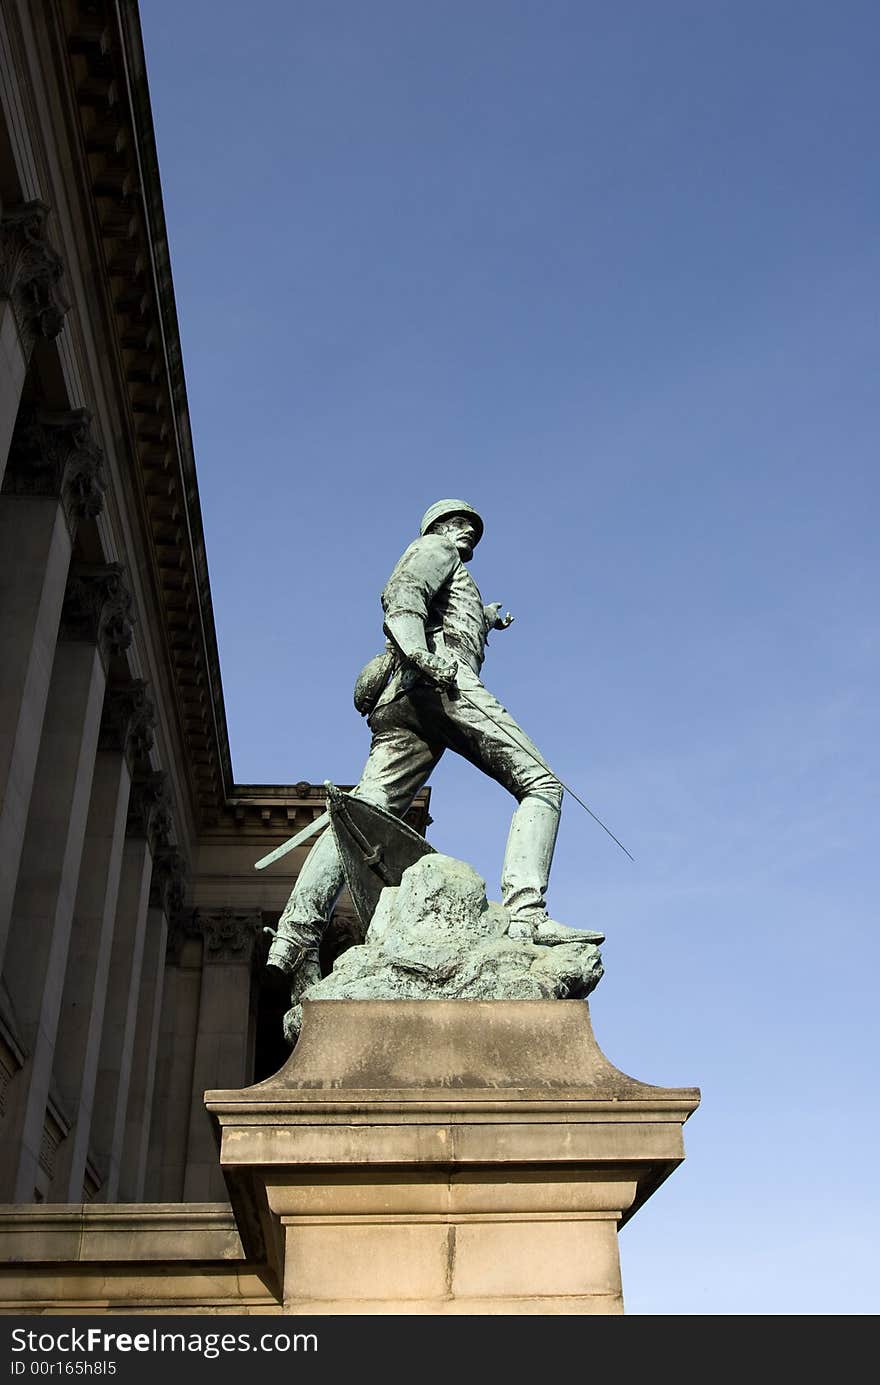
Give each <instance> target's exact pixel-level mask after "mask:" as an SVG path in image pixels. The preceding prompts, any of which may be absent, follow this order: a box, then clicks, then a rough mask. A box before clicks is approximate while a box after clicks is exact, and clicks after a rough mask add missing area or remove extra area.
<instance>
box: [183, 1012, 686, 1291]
mask: <svg viewBox="0 0 880 1385" xmlns="http://www.w3.org/2000/svg"><path fill="white" fill-rule="evenodd" d="M205 1100H206V1104H207V1107H208V1110H209V1111H210V1112H211V1113H212V1115H213V1116H214V1118H215V1119H216V1121H217V1124H218V1126H219V1129H220V1132H221V1155H220V1159H221V1165H222V1168H223V1172H224V1175H225V1177H226V1181H227V1185H228V1187H229V1191H230V1196H231V1200H232V1205H233V1209H234V1212H235V1216H236V1220H237V1223H238V1227H239V1231H240V1233H241V1236H242V1242H243V1245H244V1249H245V1252H246V1254H247V1256H248V1259H249V1260H251V1261H256V1262H260V1263H264V1264H268V1265H269V1266H270V1270H271V1272H272V1273H273V1274H274V1275H275V1276H276V1277H277V1286H276V1287H277V1290H278V1293H279V1297H280V1298H281V1301H282V1303H283V1311H285V1312H287V1313H303V1314H316V1313H329V1314H481V1315H485V1314H530V1313H535V1314H568V1313H574V1314H615V1313H622V1312H623V1295H622V1289H621V1281H620V1261H619V1255H618V1247H617V1229H618V1226H619V1225H620V1224H621V1223H622V1222H623V1221H625V1220H626V1219H627V1218H628V1217H630V1216H632V1214H633V1212H634V1211H635V1210H636V1209H637V1208H638V1207H639V1206H640V1205H641V1203H642V1202H644V1201H645V1199H646V1198H647V1197H649V1196H650V1195H651V1193H652V1192H653V1191H654V1190H655V1189H656V1188H657V1186H658V1185H659V1184H660V1183H661V1182H662V1181H663V1179H665V1178H666V1177H667V1176H668V1175H669V1174H670V1173H671V1172H672V1170H673V1169H674V1168H675V1167H676V1166H677V1165H678V1164H679V1163H680V1162H681V1160H682V1159H683V1158H684V1146H683V1140H682V1126H683V1124H684V1122H685V1121H686V1120H687V1118H688V1116H689V1115H690V1114H691V1113H692V1112H693V1111H694V1110H695V1108H696V1106H697V1104H698V1102H699V1092H698V1091H697V1090H696V1089H694V1088H681V1089H669V1088H662V1087H651V1086H646V1085H645V1084H644V1083H641V1082H636V1081H634V1080H633V1079H632V1078H630V1077H627V1076H626V1075H625V1074H624V1073H621V1072H619V1071H618V1070H617V1069H616V1068H614V1067H613V1066H612V1065H611V1064H610V1063H609V1062H608V1060H607V1059H606V1058H605V1057H604V1055H603V1054H602V1053H601V1051H600V1049H599V1048H598V1046H597V1044H596V1041H595V1039H594V1037H593V1032H592V1028H591V1025H590V1019H589V1011H588V1008H587V1005H586V1003H585V1002H584V1001H543V1000H542V1001H461V1000H458V1001H313V1002H308V1001H307V1002H305V1004H304V1021H303V1030H302V1036H301V1038H300V1040H299V1043H298V1044H297V1046H296V1048H295V1050H294V1052H293V1054H292V1055H291V1057H290V1059H289V1060H288V1062H287V1064H286V1065H285V1067H284V1068H282V1070H281V1071H280V1072H279V1073H277V1074H276V1075H275V1076H274V1077H272V1078H270V1079H269V1080H268V1081H266V1082H262V1083H259V1084H258V1085H256V1086H254V1087H248V1088H244V1089H243V1090H241V1091H225V1092H208V1093H206V1097H205Z"/></svg>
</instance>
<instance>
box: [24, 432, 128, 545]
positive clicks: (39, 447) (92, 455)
mask: <svg viewBox="0 0 880 1385" xmlns="http://www.w3.org/2000/svg"><path fill="white" fill-rule="evenodd" d="M91 417H92V416H91V414H90V413H89V411H88V409H70V410H60V409H44V408H43V407H42V406H40V405H34V404H28V405H22V407H21V408H20V409H19V411H18V418H17V420H16V424H15V432H14V434H13V437H12V445H11V447H10V450H9V462H8V465H7V468H6V475H5V477H4V480H3V490H4V491H5V492H7V494H11V495H49V496H54V497H56V498H57V499H59V500H61V502H62V504H63V506H64V514H65V517H66V519H67V523H68V526H69V528H70V531H71V535H72V534H73V533H74V532H75V530H76V526H77V524H78V523H79V521H80V520H81V519H93V518H94V517H95V515H99V514H100V513H101V511H102V509H103V508H104V491H105V490H106V489H107V479H106V476H105V475H104V462H103V453H102V452H101V449H100V448H99V447H98V446H97V445H96V443H94V442H93V441H92V434H91V427H90V424H91Z"/></svg>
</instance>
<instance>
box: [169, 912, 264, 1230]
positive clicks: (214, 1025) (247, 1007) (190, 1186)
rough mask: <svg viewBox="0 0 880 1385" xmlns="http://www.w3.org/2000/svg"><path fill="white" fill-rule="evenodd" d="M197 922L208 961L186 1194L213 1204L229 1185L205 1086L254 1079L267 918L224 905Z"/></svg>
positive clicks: (201, 1002) (199, 916) (201, 1003)
mask: <svg viewBox="0 0 880 1385" xmlns="http://www.w3.org/2000/svg"><path fill="white" fill-rule="evenodd" d="M195 922H196V926H197V927H198V928H199V930H200V932H201V934H202V937H203V939H204V959H203V964H202V986H201V994H200V997H199V1029H198V1036H197V1038H196V1054H195V1064H194V1069H193V1086H192V1105H191V1115H190V1122H189V1140H188V1143H187V1154H186V1177H185V1180H184V1187H183V1195H184V1200H185V1201H187V1202H213V1201H216V1200H217V1199H219V1198H223V1197H224V1196H225V1188H224V1183H223V1177H222V1174H221V1172H220V1167H219V1164H218V1161H217V1146H216V1143H215V1140H214V1135H213V1132H212V1129H211V1122H210V1120H209V1119H208V1117H207V1114H206V1112H205V1104H204V1099H205V1090H206V1088H208V1087H214V1086H218V1085H219V1078H218V1075H219V1074H220V1073H224V1074H225V1076H224V1077H223V1085H224V1086H225V1085H227V1084H228V1085H229V1086H230V1087H237V1086H241V1085H243V1084H244V1083H245V1082H248V1081H250V1078H251V1072H250V1066H251V1064H252V1061H253V1055H252V1043H251V1028H252V1026H251V1023H250V1012H251V960H252V958H253V954H254V944H255V942H256V938H257V934H258V932H259V930H260V928H261V927H262V922H263V919H262V914H261V913H260V912H259V910H256V911H253V910H251V911H247V912H245V911H236V910H233V909H221V910H218V911H216V912H212V913H208V912H202V911H199V913H198V914H197V915H196V920H195Z"/></svg>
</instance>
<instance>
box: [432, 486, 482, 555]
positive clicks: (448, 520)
mask: <svg viewBox="0 0 880 1385" xmlns="http://www.w3.org/2000/svg"><path fill="white" fill-rule="evenodd" d="M419 533H420V534H421V535H422V536H424V535H425V534H442V533H447V534H449V535H450V537H451V538H452V539H453V540H454V542H455V545H456V547H457V548H458V551H459V553H461V555H462V557H463V558H469V557H470V556H471V554H472V553H473V551H474V549H475V548H476V546H477V544H478V543H479V542H480V539H481V538H482V537H483V520H482V517H481V515H480V514H479V513H478V512H477V511H476V510H475V509H474V507H473V505H469V504H468V503H467V501H466V500H437V501H435V503H434V504H433V505H430V506H429V507H428V509H427V510H426V511H425V513H424V514H423V515H422V522H421V524H420V525H419Z"/></svg>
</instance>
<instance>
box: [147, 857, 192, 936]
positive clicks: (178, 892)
mask: <svg viewBox="0 0 880 1385" xmlns="http://www.w3.org/2000/svg"><path fill="white" fill-rule="evenodd" d="M186 874H187V870H186V861H185V859H184V857H183V856H182V855H181V853H180V852H179V851H178V850H177V848H176V847H174V846H160V847H159V849H158V851H157V852H156V855H155V857H154V859H153V875H152V878H151V880H150V908H151V909H161V910H162V912H163V914H164V915H165V917H166V918H168V919H170V918H176V917H177V916H178V915H179V913H180V911H181V910H182V908H183V900H184V896H185V893H186Z"/></svg>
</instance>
